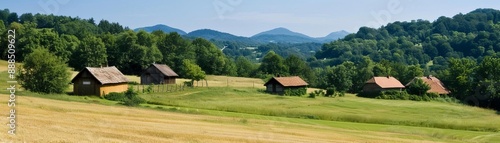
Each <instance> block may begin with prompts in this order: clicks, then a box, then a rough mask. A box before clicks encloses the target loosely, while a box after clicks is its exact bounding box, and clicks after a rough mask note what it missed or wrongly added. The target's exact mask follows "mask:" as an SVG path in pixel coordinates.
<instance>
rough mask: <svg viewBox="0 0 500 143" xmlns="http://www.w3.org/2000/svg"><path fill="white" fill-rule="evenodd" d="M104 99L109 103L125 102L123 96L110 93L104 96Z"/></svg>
mask: <svg viewBox="0 0 500 143" xmlns="http://www.w3.org/2000/svg"><path fill="white" fill-rule="evenodd" d="M104 99H107V100H111V101H121V102H123V101H125V94H123V93H118V92H111V93H108V94H107V95H105V96H104Z"/></svg>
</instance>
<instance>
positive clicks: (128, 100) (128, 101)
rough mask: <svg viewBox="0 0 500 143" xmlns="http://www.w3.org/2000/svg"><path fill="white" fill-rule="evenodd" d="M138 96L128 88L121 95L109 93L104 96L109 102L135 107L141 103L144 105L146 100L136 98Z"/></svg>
mask: <svg viewBox="0 0 500 143" xmlns="http://www.w3.org/2000/svg"><path fill="white" fill-rule="evenodd" d="M138 95H139V94H138V93H137V92H135V91H134V89H133V88H132V87H129V88H128V89H127V91H125V92H122V93H116V92H111V93H109V94H107V95H105V96H104V98H105V99H107V100H111V101H119V102H120V103H121V104H123V105H127V106H137V105H139V104H141V103H146V100H144V99H142V98H141V97H139V96H138Z"/></svg>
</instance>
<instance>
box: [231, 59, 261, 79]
mask: <svg viewBox="0 0 500 143" xmlns="http://www.w3.org/2000/svg"><path fill="white" fill-rule="evenodd" d="M235 64H236V72H237V73H238V76H240V77H253V76H256V75H255V72H256V70H257V66H256V65H255V64H254V63H252V62H251V61H250V60H248V59H247V58H245V57H243V56H239V57H238V58H236V63H235Z"/></svg>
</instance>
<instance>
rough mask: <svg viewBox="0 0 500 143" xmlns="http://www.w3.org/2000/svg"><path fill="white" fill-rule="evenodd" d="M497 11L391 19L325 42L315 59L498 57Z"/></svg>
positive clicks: (337, 61) (421, 61)
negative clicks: (398, 20) (336, 39)
mask: <svg viewBox="0 0 500 143" xmlns="http://www.w3.org/2000/svg"><path fill="white" fill-rule="evenodd" d="M499 21H500V11H498V10H494V9H477V10H474V11H472V12H470V13H467V14H457V15H455V16H453V17H444V16H442V17H439V18H438V19H437V20H435V21H433V22H430V21H426V20H413V21H410V22H394V23H389V24H387V25H385V26H382V27H380V28H378V29H374V28H368V27H361V28H360V29H359V31H358V32H357V33H354V34H350V35H348V36H346V37H345V38H344V39H341V40H338V41H334V42H331V43H328V44H324V45H323V46H322V48H321V50H320V51H318V52H317V53H316V55H315V56H316V58H318V59H323V58H327V59H330V60H328V61H329V64H331V65H336V64H340V63H341V62H342V61H359V60H360V59H362V58H361V57H362V56H369V57H370V58H371V59H372V60H374V61H375V62H379V61H381V60H383V59H385V60H389V61H393V62H402V63H406V64H411V65H414V64H426V63H428V62H429V61H432V60H434V64H442V63H443V61H444V62H446V60H445V59H447V58H462V57H472V58H474V59H482V58H483V57H485V56H493V57H499V56H500V23H499Z"/></svg>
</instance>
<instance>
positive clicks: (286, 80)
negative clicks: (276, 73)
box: [264, 76, 309, 87]
mask: <svg viewBox="0 0 500 143" xmlns="http://www.w3.org/2000/svg"><path fill="white" fill-rule="evenodd" d="M273 80H276V81H277V82H278V83H279V84H281V85H282V86H283V87H296V86H307V85H309V84H308V83H307V82H305V81H304V80H302V78H300V77H298V76H292V77H273V78H272V79H270V80H269V81H267V82H266V84H264V85H267V84H268V83H270V82H271V81H273Z"/></svg>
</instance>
